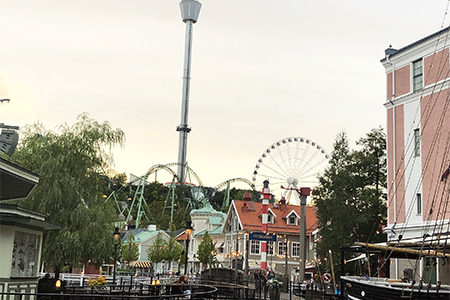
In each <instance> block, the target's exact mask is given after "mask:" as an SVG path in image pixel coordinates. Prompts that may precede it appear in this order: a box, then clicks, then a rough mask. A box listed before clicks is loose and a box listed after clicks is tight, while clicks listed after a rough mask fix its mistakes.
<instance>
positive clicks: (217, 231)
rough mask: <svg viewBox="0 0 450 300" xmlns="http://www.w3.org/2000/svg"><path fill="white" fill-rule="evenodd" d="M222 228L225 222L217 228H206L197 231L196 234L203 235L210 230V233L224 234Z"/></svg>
mask: <svg viewBox="0 0 450 300" xmlns="http://www.w3.org/2000/svg"><path fill="white" fill-rule="evenodd" d="M222 229H223V224H222V225H221V226H218V227H216V228H215V229H213V230H206V229H203V230H202V231H200V232H197V233H196V234H195V236H203V235H205V233H206V232H207V231H208V234H209V235H221V234H222Z"/></svg>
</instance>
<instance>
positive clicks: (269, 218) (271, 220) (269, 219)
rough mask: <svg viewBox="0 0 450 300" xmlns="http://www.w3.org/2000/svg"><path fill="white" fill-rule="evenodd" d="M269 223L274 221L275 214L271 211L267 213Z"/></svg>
mask: <svg viewBox="0 0 450 300" xmlns="http://www.w3.org/2000/svg"><path fill="white" fill-rule="evenodd" d="M267 223H271V224H272V223H273V216H272V215H271V214H270V213H269V214H267Z"/></svg>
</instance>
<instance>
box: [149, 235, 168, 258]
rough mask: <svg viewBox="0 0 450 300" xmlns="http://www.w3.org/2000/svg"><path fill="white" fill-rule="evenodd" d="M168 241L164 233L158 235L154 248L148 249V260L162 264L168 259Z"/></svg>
mask: <svg viewBox="0 0 450 300" xmlns="http://www.w3.org/2000/svg"><path fill="white" fill-rule="evenodd" d="M166 252H167V241H166V240H165V239H164V238H163V235H162V233H161V232H160V233H158V235H157V236H156V239H155V241H154V242H153V244H152V246H151V247H150V248H149V249H148V255H147V257H148V260H150V261H151V262H154V263H159V262H162V261H163V260H164V259H165V258H166V256H167V255H166Z"/></svg>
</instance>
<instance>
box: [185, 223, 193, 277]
mask: <svg viewBox="0 0 450 300" xmlns="http://www.w3.org/2000/svg"><path fill="white" fill-rule="evenodd" d="M191 224H192V223H191V221H187V222H186V227H185V231H184V232H185V234H186V251H185V255H186V257H185V264H184V275H187V273H188V272H187V268H188V259H189V242H190V241H191V234H192V226H191Z"/></svg>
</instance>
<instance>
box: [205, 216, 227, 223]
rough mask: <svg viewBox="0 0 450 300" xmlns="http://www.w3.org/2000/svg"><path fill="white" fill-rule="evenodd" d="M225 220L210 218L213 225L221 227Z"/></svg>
mask: <svg viewBox="0 0 450 300" xmlns="http://www.w3.org/2000/svg"><path fill="white" fill-rule="evenodd" d="M223 219H224V218H222V217H209V218H208V221H209V224H211V225H221V224H222V223H223Z"/></svg>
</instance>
